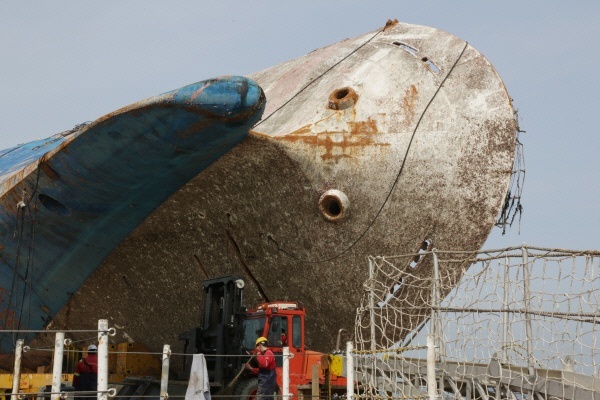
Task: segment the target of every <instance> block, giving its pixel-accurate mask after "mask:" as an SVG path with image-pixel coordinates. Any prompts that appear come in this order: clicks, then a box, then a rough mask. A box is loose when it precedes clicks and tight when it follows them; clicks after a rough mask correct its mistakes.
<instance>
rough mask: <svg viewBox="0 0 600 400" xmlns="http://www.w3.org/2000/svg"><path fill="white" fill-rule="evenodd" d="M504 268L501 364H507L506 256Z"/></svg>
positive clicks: (507, 282)
mask: <svg viewBox="0 0 600 400" xmlns="http://www.w3.org/2000/svg"><path fill="white" fill-rule="evenodd" d="M505 259H506V266H505V268H504V303H503V308H504V313H502V327H503V330H502V352H501V357H500V360H501V363H502V364H507V363H508V358H507V348H506V341H507V340H508V290H509V272H510V271H509V267H508V256H506V258H505Z"/></svg>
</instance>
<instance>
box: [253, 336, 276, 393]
mask: <svg viewBox="0 0 600 400" xmlns="http://www.w3.org/2000/svg"><path fill="white" fill-rule="evenodd" d="M268 344H269V342H268V341H267V338H265V337H263V336H261V337H259V338H258V339H256V349H255V352H254V354H255V358H256V361H257V362H258V368H252V366H251V365H250V363H246V368H248V369H250V370H252V371H253V372H255V373H258V391H257V393H256V394H257V396H256V397H257V400H275V393H276V392H277V374H276V372H275V354H273V352H272V351H271V350H270V349H269V348H268V347H267V346H268Z"/></svg>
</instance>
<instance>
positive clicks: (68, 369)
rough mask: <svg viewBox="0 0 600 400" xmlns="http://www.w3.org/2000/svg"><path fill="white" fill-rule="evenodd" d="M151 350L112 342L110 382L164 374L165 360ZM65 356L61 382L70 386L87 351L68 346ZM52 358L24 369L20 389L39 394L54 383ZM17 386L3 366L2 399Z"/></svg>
mask: <svg viewBox="0 0 600 400" xmlns="http://www.w3.org/2000/svg"><path fill="white" fill-rule="evenodd" d="M138 353H148V349H147V348H145V347H144V346H142V345H140V344H137V343H119V344H109V348H108V370H109V376H108V381H109V383H119V382H122V381H123V380H124V379H125V378H127V377H160V372H161V361H160V359H159V358H158V357H157V356H156V355H152V354H138ZM64 354H65V355H64V360H63V372H64V373H63V375H62V377H61V382H62V383H63V384H65V385H66V386H71V385H72V383H73V372H74V370H75V366H76V364H77V362H78V361H79V360H80V359H81V357H82V356H85V355H86V354H85V353H84V352H82V351H80V350H78V349H76V348H75V347H73V346H70V347H68V346H65V352H64ZM51 365H52V362H51V363H50V365H49V366H46V365H43V366H39V367H38V368H37V371H36V372H33V371H30V370H23V371H21V382H20V384H19V391H20V392H21V393H25V394H31V395H32V396H31V397H33V396H35V395H37V393H39V392H40V391H43V390H44V389H45V388H46V387H47V386H51V385H52V367H51ZM12 387H13V374H12V372H9V371H4V370H0V400H9V399H10V393H11V391H12Z"/></svg>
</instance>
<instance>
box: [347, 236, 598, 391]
mask: <svg viewBox="0 0 600 400" xmlns="http://www.w3.org/2000/svg"><path fill="white" fill-rule="evenodd" d="M429 247H431V245H430V243H428V242H427V243H424V246H423V247H422V248H423V250H421V252H420V253H418V254H411V255H403V256H393V257H374V258H370V259H369V267H370V276H371V278H370V279H369V280H368V281H367V282H366V283H365V289H366V292H365V295H364V298H363V299H362V302H361V307H360V308H359V309H358V312H357V319H356V332H355V337H356V350H355V352H356V353H357V359H358V362H357V363H356V373H357V378H358V380H359V381H360V383H361V386H360V388H359V392H358V396H359V397H363V396H364V397H369V398H374V397H375V398H376V397H379V396H381V397H385V398H390V397H391V398H429V397H428V396H427V385H426V378H427V376H426V374H427V368H426V367H427V365H426V353H427V348H426V339H427V336H428V335H431V336H430V337H432V338H433V340H434V343H435V345H436V357H435V359H436V361H435V367H436V377H437V391H438V395H442V397H443V398H469V399H470V398H473V399H476V398H477V399H479V398H482V399H485V398H510V399H525V398H535V399H538V398H544V399H545V398H552V396H554V398H581V399H584V398H597V399H600V393H599V392H600V379H598V378H597V376H598V374H599V372H600V371H599V370H600V351H599V350H598V345H599V343H600V332H599V329H598V322H600V320H599V319H598V318H599V317H600V252H597V251H571V250H555V249H554V250H553V249H544V248H534V247H523V248H507V249H501V250H490V251H482V252H478V253H470V254H469V253H461V252H444V251H436V250H433V251H431V250H428V248H429ZM436 259H437V261H436ZM436 266H437V267H436ZM436 270H437V273H436ZM553 385H554V386H553ZM550 386H552V387H550ZM555 392H556V393H555ZM590 393H591V395H590ZM594 393H595V395H594ZM588 395H590V396H591V397H587V396H588ZM594 396H596V397H594Z"/></svg>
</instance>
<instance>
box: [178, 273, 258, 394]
mask: <svg viewBox="0 0 600 400" xmlns="http://www.w3.org/2000/svg"><path fill="white" fill-rule="evenodd" d="M245 285H246V279H245V278H244V277H243V276H238V275H230V276H224V277H219V278H215V279H209V280H205V281H203V282H202V286H203V288H204V312H203V315H202V325H201V326H200V327H197V328H194V329H192V330H190V331H187V332H183V333H181V334H180V335H179V340H182V341H184V342H185V343H184V353H185V354H186V356H184V357H183V368H182V373H181V375H180V379H182V380H187V379H189V376H190V368H191V364H192V355H193V354H197V353H202V354H204V356H205V359H206V368H207V371H208V377H209V380H210V382H211V385H214V386H216V387H219V386H220V387H221V388H223V387H225V386H226V385H227V383H228V382H230V381H231V380H232V379H233V378H234V377H235V375H236V374H237V373H238V371H239V370H240V368H241V366H242V362H243V361H244V360H242V357H222V356H223V355H224V356H230V355H231V356H241V355H242V339H243V334H244V332H243V321H244V318H245V315H246V309H245V307H244V287H245ZM244 362H245V361H244Z"/></svg>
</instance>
